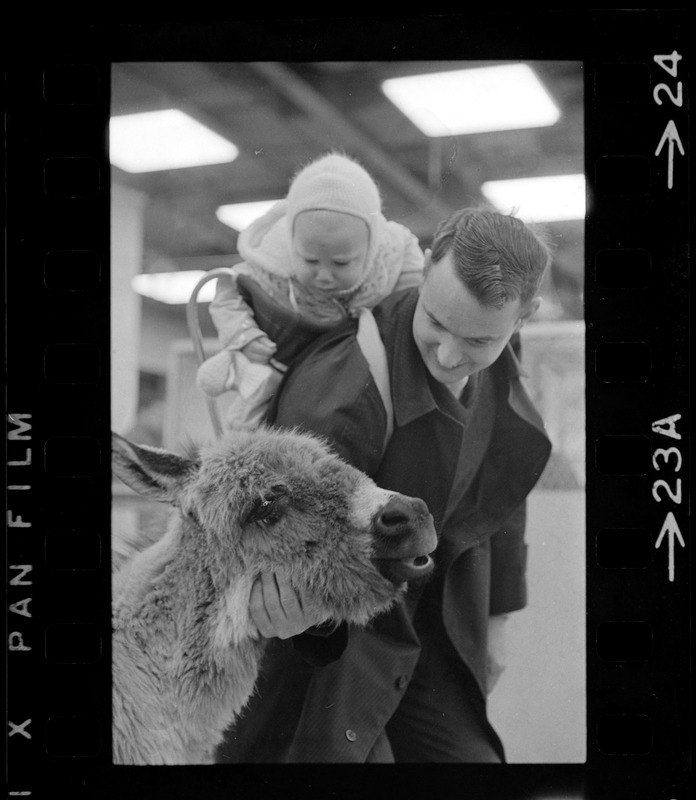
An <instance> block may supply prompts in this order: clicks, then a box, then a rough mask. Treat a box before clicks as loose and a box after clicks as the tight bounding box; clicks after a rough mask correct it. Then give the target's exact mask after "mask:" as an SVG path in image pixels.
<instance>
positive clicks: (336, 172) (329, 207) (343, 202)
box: [286, 153, 382, 250]
mask: <svg viewBox="0 0 696 800" xmlns="http://www.w3.org/2000/svg"><path fill="white" fill-rule="evenodd" d="M286 201H287V211H286V213H287V220H288V225H289V226H290V234H291V235H292V231H293V227H294V222H295V218H296V217H297V215H298V214H300V213H302V212H303V211H312V210H320V209H321V210H326V211H339V212H341V213H344V214H352V215H353V216H354V217H358V218H359V219H362V220H364V221H365V222H366V223H367V226H368V228H369V231H370V245H371V247H370V250H372V248H373V247H374V245H375V243H376V239H377V236H376V233H377V226H378V225H379V223H380V220H381V218H382V200H381V197H380V195H379V189H378V188H377V184H376V183H375V182H374V180H373V179H372V177H371V176H370V174H369V173H368V172H367V171H366V170H365V169H364V168H363V167H361V166H360V164H358V163H357V162H355V161H353V160H352V159H350V158H348V157H347V156H343V155H340V154H338V153H330V154H329V155H326V156H322V157H321V158H319V159H317V160H316V161H313V162H312V163H311V164H309V165H308V166H306V167H304V169H302V170H300V172H298V173H297V175H296V176H295V178H294V179H293V181H292V183H291V184H290V189H289V191H288V194H287V198H286Z"/></svg>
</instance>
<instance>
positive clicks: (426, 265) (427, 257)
mask: <svg viewBox="0 0 696 800" xmlns="http://www.w3.org/2000/svg"><path fill="white" fill-rule="evenodd" d="M432 252H433V251H432V250H431V249H430V248H429V247H428V248H427V249H426V250H425V251H424V258H423V276H422V278H421V282H420V286H419V287H418V288H419V291H420V289H421V288H422V286H423V282H424V281H425V276H426V275H427V274H428V270H429V269H430V267H431V266H432V263H433V261H432V257H431V254H432Z"/></svg>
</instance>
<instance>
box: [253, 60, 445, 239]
mask: <svg viewBox="0 0 696 800" xmlns="http://www.w3.org/2000/svg"><path fill="white" fill-rule="evenodd" d="M248 66H249V67H250V68H251V69H253V70H254V71H255V72H256V73H257V74H258V75H260V76H261V77H263V78H264V79H265V80H267V81H268V82H269V83H270V84H271V85H272V86H273V87H274V88H275V89H276V91H278V92H280V93H281V94H282V95H283V96H284V97H285V98H287V99H288V100H290V101H291V102H292V103H293V104H294V105H295V106H296V107H297V108H299V109H301V110H302V111H304V112H305V113H306V114H307V115H308V116H309V117H310V118H313V119H316V120H318V121H319V123H320V124H321V125H323V126H324V127H325V128H328V129H329V130H330V131H331V132H332V135H333V136H334V137H335V139H336V141H337V142H339V141H340V142H342V143H343V145H344V146H345V147H346V148H347V149H349V150H351V151H352V152H354V153H356V154H358V155H359V156H360V158H361V160H363V161H364V162H365V164H366V165H367V166H369V168H370V169H371V171H372V172H373V173H375V174H376V175H379V177H380V179H381V180H384V181H385V182H387V183H389V184H390V185H391V186H392V187H393V188H394V189H396V190H398V191H399V192H400V193H401V194H402V195H403V196H404V197H405V198H406V199H407V200H408V201H409V202H411V203H413V205H414V206H415V207H416V208H417V209H418V210H420V211H422V212H423V213H425V214H427V215H428V216H429V217H431V219H432V224H433V226H434V225H435V224H437V223H438V222H439V221H440V220H442V219H444V218H445V217H447V216H449V215H450V214H451V213H452V211H453V210H454V209H453V208H451V207H450V206H449V205H447V204H445V203H442V202H441V200H439V199H438V198H437V197H436V195H435V194H434V192H433V191H431V190H430V189H429V188H428V187H427V186H426V185H424V184H423V183H421V181H419V180H418V179H417V178H415V177H414V176H413V174H412V173H410V172H409V171H408V170H406V169H404V167H403V166H402V165H401V164H399V162H398V161H395V160H394V159H393V158H392V157H391V156H390V155H389V153H387V152H386V151H385V150H383V149H382V148H381V147H380V146H379V145H378V144H376V143H375V142H374V141H373V140H372V139H371V138H370V137H369V136H367V135H366V134H365V133H363V132H362V131H360V130H359V129H358V128H356V127H355V125H353V123H352V122H351V121H350V120H349V119H348V118H347V117H346V116H345V114H343V113H341V112H340V111H338V110H337V109H336V108H335V106H334V105H333V104H332V103H330V102H329V101H328V100H327V99H326V97H325V96H324V95H322V94H321V93H320V92H318V91H317V90H316V89H314V87H312V86H311V85H310V84H309V83H308V82H307V81H305V80H304V79H302V78H301V77H300V76H299V75H297V73H296V72H294V71H293V70H291V69H289V68H288V67H287V66H285V65H284V64H281V63H278V62H254V63H250V64H248Z"/></svg>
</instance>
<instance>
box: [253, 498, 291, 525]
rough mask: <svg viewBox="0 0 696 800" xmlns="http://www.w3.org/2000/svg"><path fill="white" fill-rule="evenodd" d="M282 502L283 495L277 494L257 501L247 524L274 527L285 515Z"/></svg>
mask: <svg viewBox="0 0 696 800" xmlns="http://www.w3.org/2000/svg"><path fill="white" fill-rule="evenodd" d="M280 500H281V495H277V494H268V495H266V496H265V497H262V498H260V499H259V500H257V501H256V503H254V506H253V507H252V509H251V511H250V512H249V513H248V514H247V518H246V521H247V523H250V522H258V523H261V524H262V525H273V524H274V523H276V522H278V520H279V519H280V517H281V516H282V513H283V508H282V504H281V503H280V502H279V501H280Z"/></svg>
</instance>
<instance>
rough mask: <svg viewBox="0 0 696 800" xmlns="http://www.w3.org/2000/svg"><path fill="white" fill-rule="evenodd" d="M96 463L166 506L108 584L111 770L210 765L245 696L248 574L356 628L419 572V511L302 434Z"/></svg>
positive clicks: (250, 639)
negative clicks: (159, 523)
mask: <svg viewBox="0 0 696 800" xmlns="http://www.w3.org/2000/svg"><path fill="white" fill-rule="evenodd" d="M112 453H113V456H112V465H113V470H114V473H115V474H116V475H117V476H118V477H119V478H120V479H121V480H123V481H124V482H125V483H126V484H127V485H129V486H130V487H131V488H132V489H134V490H135V491H136V492H138V493H139V494H142V495H144V496H146V497H150V498H154V499H156V500H159V501H164V502H167V503H170V504H172V505H173V506H174V507H175V512H174V513H173V514H172V516H171V519H170V522H169V524H168V527H167V529H166V532H165V533H164V534H163V535H162V536H161V538H159V539H158V540H157V541H156V542H155V543H154V544H151V545H150V546H148V547H146V548H145V549H144V550H142V551H141V552H139V553H137V554H135V555H134V556H132V557H131V558H130V559H129V560H127V561H126V563H125V564H123V565H122V566H121V567H120V568H119V569H118V570H117V571H116V572H115V573H114V577H113V760H114V762H115V763H118V764H201V763H212V761H213V759H214V752H215V748H216V746H217V745H218V744H219V743H220V741H221V740H222V737H223V733H224V731H225V730H226V729H227V728H228V727H229V726H230V725H231V724H233V722H234V720H235V719H236V717H237V715H238V714H239V712H240V710H241V709H242V708H243V707H244V705H245V704H246V702H247V700H248V699H249V697H250V695H251V693H252V691H253V689H254V685H255V682H256V678H257V674H258V669H259V661H260V659H261V656H262V651H263V639H262V637H260V635H259V633H258V630H257V629H256V626H255V625H254V624H253V621H252V619H251V617H250V614H249V595H250V591H251V587H252V584H253V582H254V580H255V578H256V577H257V576H258V575H259V574H260V573H262V572H270V571H278V570H280V569H282V570H283V571H284V572H285V573H286V574H287V575H288V576H289V579H290V582H291V584H292V586H293V588H294V589H295V590H296V591H298V592H302V593H303V596H304V597H306V598H307V600H308V601H309V602H311V603H312V605H313V606H314V607H317V608H318V609H320V610H321V612H322V613H323V614H324V615H325V617H326V618H327V619H331V620H333V621H335V622H337V623H338V622H342V621H346V622H349V623H353V624H356V625H364V624H366V623H367V622H368V621H369V620H370V619H371V618H372V617H374V616H375V615H376V614H378V613H381V612H383V611H386V610H387V609H388V608H390V607H391V606H392V605H393V604H394V603H395V602H396V601H397V600H398V599H399V598H400V597H401V596H402V594H403V592H404V590H405V588H406V581H408V580H411V579H414V578H420V577H425V576H427V575H428V574H429V573H430V572H431V571H432V569H433V562H432V559H431V557H430V555H429V554H430V553H432V551H433V550H434V549H435V547H436V544H437V539H436V534H435V529H434V525H433V520H432V517H431V515H430V513H429V511H428V509H427V507H426V505H425V503H424V502H423V501H422V500H419V499H414V498H409V497H405V496H403V495H399V494H396V493H394V492H389V491H386V490H384V489H380V488H379V487H377V486H376V485H375V483H374V482H373V481H372V480H371V479H370V478H369V477H367V476H366V475H365V474H363V473H362V472H360V471H359V470H357V469H355V468H354V467H352V466H350V465H348V464H347V463H346V462H345V461H343V460H341V459H340V458H339V457H338V456H336V455H335V454H333V453H332V452H331V451H330V449H329V448H328V447H327V445H326V444H325V443H324V442H322V441H321V440H319V439H318V438H316V437H315V436H313V435H309V434H304V433H299V432H296V431H287V430H279V429H270V428H265V427H263V428H259V429H256V430H248V429H247V430H235V431H231V432H229V433H227V434H226V435H225V436H224V437H223V438H222V439H220V440H219V441H218V442H216V443H214V444H212V445H208V446H205V447H204V448H202V449H201V450H200V452H199V453H198V454H197V455H196V456H195V457H186V456H182V455H178V454H174V453H171V452H167V451H166V450H162V449H159V448H154V447H150V446H146V445H137V444H134V443H132V442H129V441H128V440H126V439H124V438H123V437H120V436H118V435H117V434H113V438H112Z"/></svg>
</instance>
